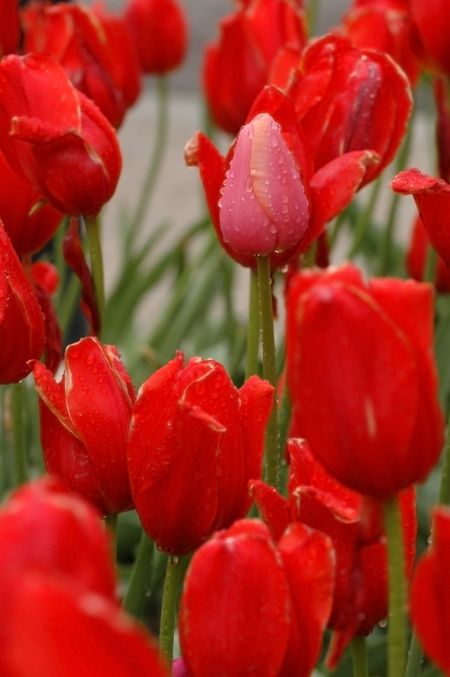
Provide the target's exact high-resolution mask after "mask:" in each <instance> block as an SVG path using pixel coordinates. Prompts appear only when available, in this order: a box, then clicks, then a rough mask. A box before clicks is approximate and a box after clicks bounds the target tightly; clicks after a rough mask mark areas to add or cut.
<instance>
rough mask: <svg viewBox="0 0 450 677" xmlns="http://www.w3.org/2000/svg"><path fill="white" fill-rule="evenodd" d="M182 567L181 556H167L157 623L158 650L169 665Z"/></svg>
mask: <svg viewBox="0 0 450 677" xmlns="http://www.w3.org/2000/svg"><path fill="white" fill-rule="evenodd" d="M182 569H183V559H182V558H181V557H173V556H169V559H168V560H167V569H166V578H165V580H164V590H163V598H162V607H161V621H160V625H159V645H160V650H161V653H162V655H163V656H164V658H165V659H166V661H167V662H168V664H169V665H171V663H172V656H173V636H174V632H175V619H176V614H177V604H178V590H179V587H180V583H181V573H182Z"/></svg>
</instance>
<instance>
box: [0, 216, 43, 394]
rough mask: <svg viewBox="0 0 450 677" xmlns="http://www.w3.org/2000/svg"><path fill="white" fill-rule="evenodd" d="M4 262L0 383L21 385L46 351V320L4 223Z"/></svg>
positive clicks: (0, 257) (0, 233)
mask: <svg viewBox="0 0 450 677" xmlns="http://www.w3.org/2000/svg"><path fill="white" fill-rule="evenodd" d="M0 262H1V267H0V345H1V352H0V383H1V384H5V383H17V382H18V381H20V380H21V379H22V378H24V376H26V375H27V374H28V373H29V371H30V367H29V366H28V361H29V360H31V359H36V358H39V357H40V355H41V353H42V351H43V350H44V345H45V330H44V316H43V314H42V311H41V308H40V305H39V301H38V299H37V297H36V294H35V292H34V290H33V288H32V285H31V284H30V282H29V280H28V279H27V277H26V275H25V272H24V270H23V268H22V266H21V264H20V261H19V259H18V258H17V254H16V253H15V251H14V248H13V246H12V243H11V241H10V239H9V238H8V236H7V234H6V232H5V229H4V227H3V225H2V222H1V221H0Z"/></svg>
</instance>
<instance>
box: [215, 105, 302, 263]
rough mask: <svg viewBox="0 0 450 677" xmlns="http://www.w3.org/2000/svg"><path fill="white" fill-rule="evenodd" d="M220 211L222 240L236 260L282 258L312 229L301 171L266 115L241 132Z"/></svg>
mask: <svg viewBox="0 0 450 677" xmlns="http://www.w3.org/2000/svg"><path fill="white" fill-rule="evenodd" d="M219 207H220V228H221V231H222V236H223V239H224V241H225V242H226V243H227V244H228V245H229V246H230V247H231V248H232V249H233V250H234V251H236V252H237V253H238V254H243V255H248V256H255V255H261V256H267V255H268V254H271V253H272V252H282V251H284V250H285V249H289V248H291V247H294V246H295V245H296V244H298V243H299V242H300V240H301V238H302V236H303V235H304V233H305V231H306V229H307V228H308V225H309V200H308V198H307V196H306V192H305V187H304V184H303V181H302V176H301V173H300V169H299V167H298V166H297V164H296V161H295V159H294V156H293V155H292V153H291V151H290V150H289V148H288V147H287V144H286V141H285V140H284V138H283V135H282V133H281V127H280V125H279V124H278V123H277V122H275V120H274V119H273V118H272V117H271V116H270V115H269V114H268V113H262V114H260V115H257V116H256V117H255V118H253V120H251V121H250V122H249V123H247V124H246V125H245V126H244V127H243V128H242V129H241V131H240V132H239V135H238V137H237V141H236V145H235V148H234V154H233V157H232V159H231V163H230V166H229V169H228V171H227V174H226V178H225V183H224V185H223V190H222V198H221V200H220V202H219Z"/></svg>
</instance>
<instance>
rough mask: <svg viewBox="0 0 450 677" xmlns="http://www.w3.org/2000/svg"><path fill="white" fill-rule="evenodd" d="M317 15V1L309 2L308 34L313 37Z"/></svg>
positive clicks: (310, 0)
mask: <svg viewBox="0 0 450 677" xmlns="http://www.w3.org/2000/svg"><path fill="white" fill-rule="evenodd" d="M318 14H319V0H309V3H308V33H309V35H310V36H312V35H314V31H315V29H316V23H317V16H318Z"/></svg>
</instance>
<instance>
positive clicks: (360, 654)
mask: <svg viewBox="0 0 450 677" xmlns="http://www.w3.org/2000/svg"><path fill="white" fill-rule="evenodd" d="M351 646H352V661H353V677H369V663H368V659H367V647H366V638H365V637H354V638H353V639H352V645H351Z"/></svg>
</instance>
